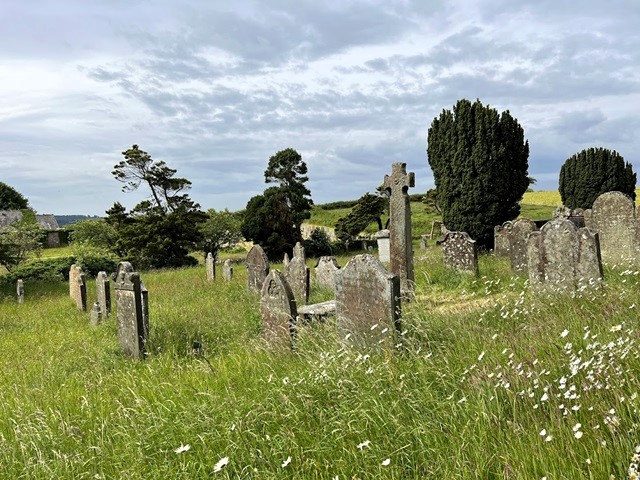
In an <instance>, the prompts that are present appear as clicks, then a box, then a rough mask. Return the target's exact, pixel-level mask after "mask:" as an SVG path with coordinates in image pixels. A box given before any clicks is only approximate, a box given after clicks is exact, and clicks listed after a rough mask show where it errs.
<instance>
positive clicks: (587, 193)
mask: <svg viewBox="0 0 640 480" xmlns="http://www.w3.org/2000/svg"><path fill="white" fill-rule="evenodd" d="M558 190H559V191H560V197H561V198H562V203H563V204H564V206H565V207H568V208H571V209H573V208H585V209H586V208H591V206H592V205H593V202H594V201H595V199H596V198H598V197H599V196H600V195H601V194H603V193H606V192H612V191H619V192H622V193H624V194H627V195H629V196H630V197H631V198H632V199H634V200H635V198H636V174H635V173H634V172H633V167H632V166H631V164H630V163H629V162H625V161H624V158H622V155H620V154H619V153H618V152H616V151H615V150H609V149H606V148H602V147H597V148H585V149H584V150H582V151H581V152H579V153H576V154H575V155H572V156H571V157H569V158H568V159H567V160H566V161H565V162H564V164H563V165H562V167H561V168H560V181H559V188H558Z"/></svg>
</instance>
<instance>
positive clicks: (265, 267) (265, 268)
mask: <svg viewBox="0 0 640 480" xmlns="http://www.w3.org/2000/svg"><path fill="white" fill-rule="evenodd" d="M246 262H247V288H248V289H249V292H251V293H256V294H259V293H260V292H261V291H262V284H263V283H264V279H265V278H267V275H268V274H269V259H268V258H267V255H266V254H265V253H264V250H262V247H261V246H260V245H258V244H255V245H254V246H253V247H251V250H249V253H248V254H247V260H246Z"/></svg>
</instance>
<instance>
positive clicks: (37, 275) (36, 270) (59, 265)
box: [0, 256, 76, 286]
mask: <svg viewBox="0 0 640 480" xmlns="http://www.w3.org/2000/svg"><path fill="white" fill-rule="evenodd" d="M75 261H76V259H75V257H73V256H65V257H57V258H44V259H38V260H31V261H29V262H27V263H23V264H21V265H19V266H17V267H16V268H14V269H13V270H12V271H11V272H10V273H8V274H6V275H3V276H2V277H0V284H2V285H9V286H15V283H16V281H17V280H18V279H20V278H21V279H23V280H42V281H47V282H59V281H63V280H69V269H70V268H71V265H73V264H74V263H75Z"/></svg>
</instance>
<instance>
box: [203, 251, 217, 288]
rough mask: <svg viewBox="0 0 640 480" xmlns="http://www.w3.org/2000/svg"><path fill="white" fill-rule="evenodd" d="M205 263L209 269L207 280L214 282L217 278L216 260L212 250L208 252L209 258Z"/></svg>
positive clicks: (207, 269)
mask: <svg viewBox="0 0 640 480" xmlns="http://www.w3.org/2000/svg"><path fill="white" fill-rule="evenodd" d="M204 263H205V269H206V271H207V281H208V282H213V281H214V280H215V279H216V262H215V259H214V258H213V254H212V253H211V252H209V253H207V259H206V260H205V262H204Z"/></svg>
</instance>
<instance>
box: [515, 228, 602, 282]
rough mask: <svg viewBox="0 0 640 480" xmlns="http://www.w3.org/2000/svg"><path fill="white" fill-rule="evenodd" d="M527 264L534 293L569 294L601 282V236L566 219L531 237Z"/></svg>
mask: <svg viewBox="0 0 640 480" xmlns="http://www.w3.org/2000/svg"><path fill="white" fill-rule="evenodd" d="M527 260H528V266H529V281H530V283H531V288H532V289H534V290H535V291H539V292H542V291H545V292H550V293H553V292H568V293H570V292H574V291H576V290H578V289H581V288H584V287H588V286H594V285H599V284H600V283H601V282H602V278H603V275H602V262H601V260H600V247H599V242H598V234H597V233H594V232H591V231H590V230H589V229H587V228H578V227H576V226H575V224H574V223H573V222H571V221H570V220H568V219H566V218H556V219H554V220H552V221H550V222H548V223H546V224H545V225H544V226H543V227H542V228H541V229H540V231H537V232H532V233H530V234H529V238H528V239H527Z"/></svg>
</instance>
